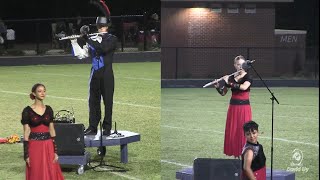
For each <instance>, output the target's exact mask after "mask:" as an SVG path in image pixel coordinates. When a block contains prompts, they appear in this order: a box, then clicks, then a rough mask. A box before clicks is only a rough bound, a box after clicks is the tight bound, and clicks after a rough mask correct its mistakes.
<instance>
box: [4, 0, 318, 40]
mask: <svg viewBox="0 0 320 180" xmlns="http://www.w3.org/2000/svg"><path fill="white" fill-rule="evenodd" d="M105 2H106V4H107V5H108V6H109V8H110V11H111V15H112V16H120V15H134V14H140V15H141V14H143V12H147V14H149V15H150V14H153V13H158V14H160V7H161V6H160V5H161V2H160V0H109V1H105ZM78 15H80V16H82V17H84V16H90V17H95V16H98V15H102V14H101V12H100V11H99V10H98V8H97V7H95V6H94V5H92V4H90V3H89V0H77V1H71V0H51V1H48V0H30V1H13V0H10V1H7V0H2V1H1V4H0V18H2V19H4V20H15V19H33V18H63V17H68V18H70V17H76V16H78ZM276 28H277V29H300V30H307V31H308V34H307V38H308V41H307V44H308V45H314V44H317V45H319V41H318V39H319V1H318V0H294V2H293V3H276Z"/></svg>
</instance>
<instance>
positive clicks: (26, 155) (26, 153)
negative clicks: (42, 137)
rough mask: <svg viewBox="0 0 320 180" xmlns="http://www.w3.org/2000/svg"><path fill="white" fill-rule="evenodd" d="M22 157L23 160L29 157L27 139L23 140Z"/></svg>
mask: <svg viewBox="0 0 320 180" xmlns="http://www.w3.org/2000/svg"><path fill="white" fill-rule="evenodd" d="M23 158H24V160H27V159H28V158H29V141H23Z"/></svg>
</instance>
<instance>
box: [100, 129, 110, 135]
mask: <svg viewBox="0 0 320 180" xmlns="http://www.w3.org/2000/svg"><path fill="white" fill-rule="evenodd" d="M110 134H111V132H110V130H103V131H102V135H104V136H110Z"/></svg>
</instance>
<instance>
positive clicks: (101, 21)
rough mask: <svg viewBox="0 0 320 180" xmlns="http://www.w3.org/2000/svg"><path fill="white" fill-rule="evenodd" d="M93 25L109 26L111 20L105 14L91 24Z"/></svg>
mask: <svg viewBox="0 0 320 180" xmlns="http://www.w3.org/2000/svg"><path fill="white" fill-rule="evenodd" d="M90 25H92V26H109V25H110V20H109V19H108V18H106V17H104V16H99V17H97V19H96V23H95V24H90Z"/></svg>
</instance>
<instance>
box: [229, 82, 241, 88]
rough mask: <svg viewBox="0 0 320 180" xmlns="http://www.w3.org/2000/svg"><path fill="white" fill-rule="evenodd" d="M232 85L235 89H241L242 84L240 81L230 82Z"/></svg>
mask: <svg viewBox="0 0 320 180" xmlns="http://www.w3.org/2000/svg"><path fill="white" fill-rule="evenodd" d="M230 87H231V88H233V89H240V84H238V83H230Z"/></svg>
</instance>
